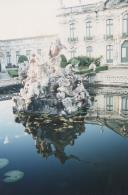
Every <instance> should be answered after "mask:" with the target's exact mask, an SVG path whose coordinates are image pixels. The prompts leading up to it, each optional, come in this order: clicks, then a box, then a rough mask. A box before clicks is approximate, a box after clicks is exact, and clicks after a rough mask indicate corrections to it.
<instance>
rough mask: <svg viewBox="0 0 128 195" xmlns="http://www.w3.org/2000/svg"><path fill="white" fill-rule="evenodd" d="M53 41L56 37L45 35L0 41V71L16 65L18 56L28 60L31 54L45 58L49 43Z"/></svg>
mask: <svg viewBox="0 0 128 195" xmlns="http://www.w3.org/2000/svg"><path fill="white" fill-rule="evenodd" d="M55 39H56V35H49V36H48V35H47V36H37V37H28V38H21V39H20V38H19V39H10V40H2V41H0V71H4V70H5V67H6V66H14V65H17V63H18V58H19V56H20V55H25V56H27V57H28V59H29V58H30V55H31V54H32V53H33V52H34V53H36V54H38V55H39V56H47V55H48V49H49V48H50V45H51V42H53V41H54V40H55Z"/></svg>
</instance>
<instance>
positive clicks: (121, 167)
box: [0, 89, 128, 195]
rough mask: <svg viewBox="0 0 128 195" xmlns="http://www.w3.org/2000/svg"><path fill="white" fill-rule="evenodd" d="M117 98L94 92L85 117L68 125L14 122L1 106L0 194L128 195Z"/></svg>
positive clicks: (8, 105) (121, 95)
mask: <svg viewBox="0 0 128 195" xmlns="http://www.w3.org/2000/svg"><path fill="white" fill-rule="evenodd" d="M117 92H118V90H116V92H114V90H113V89H100V90H98V91H96V92H95V93H94V94H93V97H92V100H93V103H92V107H91V108H90V110H88V112H87V114H86V116H85V117H76V118H70V119H65V118H63V117H61V118H59V119H58V118H57V117H56V118H54V119H53V118H50V117H48V116H45V117H39V116H34V115H32V116H27V115H20V116H18V117H17V116H15V115H14V114H13V113H12V101H11V100H8V101H1V102H0V112H1V115H0V159H1V161H0V162H1V163H3V164H2V165H1V167H2V168H1V169H0V194H1V195H11V194H13V195H29V194H30V195H36V194H45V195H53V194H55V195H60V194H61V195H86V194H87V195H88V194H96V195H97V194H98V195H100V194H102V195H103V194H121V195H122V194H128V168H127V167H128V122H127V121H128V120H127V119H128V117H127V110H128V109H127V106H128V105H127V104H128V100H127V98H128V97H127V93H126V92H124V91H123V92H121V91H120V90H119V92H118V93H117ZM2 159H3V160H4V161H3V160H2ZM10 175H11V177H12V176H15V177H17V178H18V179H17V180H16V178H15V179H14V178H13V179H12V180H11V182H7V181H10V178H9V179H5V176H6V177H10ZM5 181H6V182H5Z"/></svg>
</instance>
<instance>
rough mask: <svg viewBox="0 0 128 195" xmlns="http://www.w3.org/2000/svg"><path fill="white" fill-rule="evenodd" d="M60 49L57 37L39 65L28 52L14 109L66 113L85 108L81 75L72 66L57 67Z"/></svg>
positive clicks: (34, 56) (84, 92)
mask: <svg viewBox="0 0 128 195" xmlns="http://www.w3.org/2000/svg"><path fill="white" fill-rule="evenodd" d="M63 48H64V46H63V45H62V44H61V43H60V41H59V40H57V41H56V42H55V44H52V45H51V47H50V51H49V57H50V58H49V59H47V60H46V62H43V64H41V62H40V60H39V58H38V56H36V55H35V54H33V55H32V58H31V60H30V63H29V68H28V72H27V78H26V79H25V80H24V81H23V84H24V88H23V89H21V91H20V95H19V97H16V98H14V111H15V112H21V111H23V112H38V113H47V114H49V115H51V114H52V115H67V114H68V115H69V114H76V113H77V112H78V111H80V110H84V109H85V108H86V107H87V105H88V104H89V101H88V99H89V96H88V93H87V91H86V89H85V88H84V85H83V79H82V77H81V76H77V75H76V74H75V73H74V71H73V67H72V65H68V66H67V67H66V68H65V69H62V68H61V67H60V66H59V64H60V59H61V57H60V56H61V55H60V52H61V50H62V49H63Z"/></svg>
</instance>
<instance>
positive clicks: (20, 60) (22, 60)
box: [18, 55, 28, 64]
mask: <svg viewBox="0 0 128 195" xmlns="http://www.w3.org/2000/svg"><path fill="white" fill-rule="evenodd" d="M27 61H28V58H27V56H25V55H21V56H19V59H18V64H19V63H24V62H27Z"/></svg>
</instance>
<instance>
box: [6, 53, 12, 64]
mask: <svg viewBox="0 0 128 195" xmlns="http://www.w3.org/2000/svg"><path fill="white" fill-rule="evenodd" d="M6 56H7V64H10V63H11V53H10V52H7V53H6Z"/></svg>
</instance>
